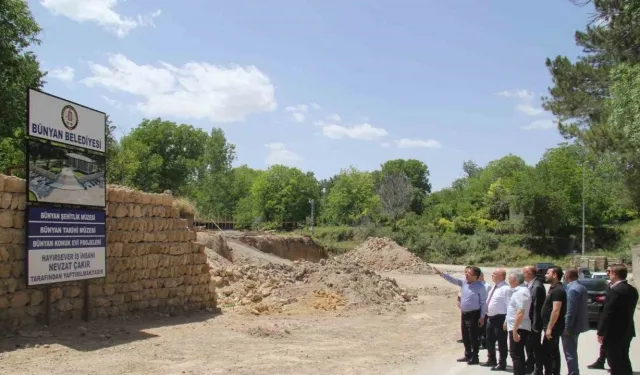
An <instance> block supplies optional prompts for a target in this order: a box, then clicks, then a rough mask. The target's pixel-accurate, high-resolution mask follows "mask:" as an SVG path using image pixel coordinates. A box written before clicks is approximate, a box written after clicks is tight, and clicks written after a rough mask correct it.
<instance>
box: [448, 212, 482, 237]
mask: <svg viewBox="0 0 640 375" xmlns="http://www.w3.org/2000/svg"><path fill="white" fill-rule="evenodd" d="M477 227H478V218H477V217H475V216H469V217H456V218H455V219H453V230H454V231H455V232H456V233H459V234H473V233H475V231H476V228H477Z"/></svg>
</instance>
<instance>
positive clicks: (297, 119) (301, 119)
mask: <svg viewBox="0 0 640 375" xmlns="http://www.w3.org/2000/svg"><path fill="white" fill-rule="evenodd" d="M291 117H293V121H295V122H304V120H305V115H304V113H302V112H294V113H292V114H291Z"/></svg>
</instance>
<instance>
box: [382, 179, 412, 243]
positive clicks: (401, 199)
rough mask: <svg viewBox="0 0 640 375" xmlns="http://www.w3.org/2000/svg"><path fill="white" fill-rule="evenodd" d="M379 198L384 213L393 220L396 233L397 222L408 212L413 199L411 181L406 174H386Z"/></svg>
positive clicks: (392, 224) (392, 223)
mask: <svg viewBox="0 0 640 375" xmlns="http://www.w3.org/2000/svg"><path fill="white" fill-rule="evenodd" d="M379 196H380V203H381V206H382V212H383V213H384V214H385V215H386V216H387V217H388V218H389V220H391V226H392V229H393V230H394V231H395V230H396V222H397V221H398V219H399V218H400V217H402V215H404V214H405V213H406V212H407V210H408V208H409V205H410V204H411V200H412V199H413V187H412V186H411V181H410V180H409V178H408V177H407V176H406V175H405V174H404V173H400V172H396V173H385V174H384V177H383V178H382V182H381V183H380V190H379Z"/></svg>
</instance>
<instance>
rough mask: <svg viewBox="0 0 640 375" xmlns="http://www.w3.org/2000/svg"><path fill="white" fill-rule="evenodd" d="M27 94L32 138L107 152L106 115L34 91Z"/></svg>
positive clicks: (29, 130)
mask: <svg viewBox="0 0 640 375" xmlns="http://www.w3.org/2000/svg"><path fill="white" fill-rule="evenodd" d="M27 95H28V99H27V105H28V108H29V112H28V119H27V126H28V129H27V133H28V135H29V136H31V137H36V138H41V139H47V140H50V141H53V142H58V143H62V144H65V145H70V146H75V147H81V148H86V149H89V150H94V151H98V152H105V150H106V145H105V141H106V134H105V133H106V128H105V123H106V114H105V113H103V112H99V111H96V110H94V109H91V108H87V107H85V106H82V105H80V104H76V103H73V102H70V101H67V100H64V99H61V98H58V97H56V96H53V95H50V94H46V93H44V92H41V91H37V90H33V89H29V91H28V94H27Z"/></svg>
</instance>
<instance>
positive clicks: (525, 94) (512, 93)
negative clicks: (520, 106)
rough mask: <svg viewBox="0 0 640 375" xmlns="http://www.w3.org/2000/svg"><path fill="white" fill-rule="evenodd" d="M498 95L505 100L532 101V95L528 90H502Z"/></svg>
mask: <svg viewBox="0 0 640 375" xmlns="http://www.w3.org/2000/svg"><path fill="white" fill-rule="evenodd" d="M498 95H500V96H504V97H505V98H516V99H522V100H533V93H532V92H531V91H529V90H523V89H521V90H504V91H502V92H499V93H498Z"/></svg>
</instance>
